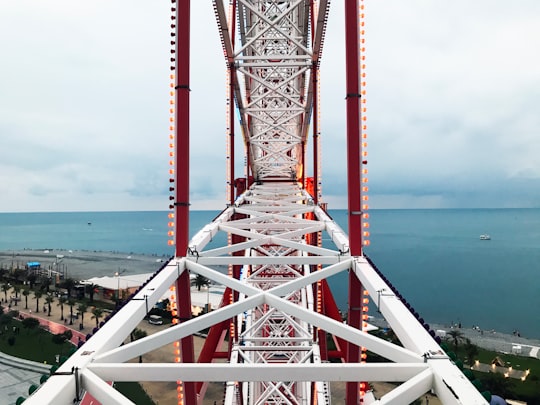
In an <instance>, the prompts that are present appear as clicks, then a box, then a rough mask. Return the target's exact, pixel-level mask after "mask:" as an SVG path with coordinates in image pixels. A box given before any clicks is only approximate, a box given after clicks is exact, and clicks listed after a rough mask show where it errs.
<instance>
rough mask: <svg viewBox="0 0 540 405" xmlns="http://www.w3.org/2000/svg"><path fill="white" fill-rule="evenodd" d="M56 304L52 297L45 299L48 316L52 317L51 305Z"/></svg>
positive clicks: (48, 296)
mask: <svg viewBox="0 0 540 405" xmlns="http://www.w3.org/2000/svg"><path fill="white" fill-rule="evenodd" d="M53 302H54V297H53V296H52V295H49V294H47V296H46V297H45V303H46V304H47V309H48V312H47V316H51V304H52V303H53Z"/></svg>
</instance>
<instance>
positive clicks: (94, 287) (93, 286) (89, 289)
mask: <svg viewBox="0 0 540 405" xmlns="http://www.w3.org/2000/svg"><path fill="white" fill-rule="evenodd" d="M98 288H99V285H97V284H86V286H85V287H84V289H85V292H86V293H87V294H88V297H90V302H94V294H95V293H96V291H97V289H98Z"/></svg>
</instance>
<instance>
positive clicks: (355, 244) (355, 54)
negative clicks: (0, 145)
mask: <svg viewBox="0 0 540 405" xmlns="http://www.w3.org/2000/svg"><path fill="white" fill-rule="evenodd" d="M358 28H359V27H358V0H345V65H346V87H347V96H346V100H347V184H348V186H347V188H348V190H347V191H348V210H349V218H348V219H349V245H350V252H351V255H352V256H360V255H361V254H362V212H361V192H360V184H361V183H360V182H361V172H360V164H361V152H362V151H361V143H360V120H361V117H360V69H359V68H360V66H359V47H358V45H359V44H358V34H359V31H358ZM361 291H362V288H361V285H360V282H359V280H358V278H357V277H356V275H355V274H354V273H353V272H352V270H349V305H348V314H349V317H348V324H349V326H352V327H354V328H358V329H360V327H361V322H362V319H361V315H362V313H361V300H362V297H361ZM359 361H360V348H359V347H358V346H356V345H353V344H351V343H348V344H347V362H349V363H358V362H359ZM360 400H361V399H360V395H359V383H358V382H348V383H347V385H346V404H347V405H357V404H358V403H359V401H360Z"/></svg>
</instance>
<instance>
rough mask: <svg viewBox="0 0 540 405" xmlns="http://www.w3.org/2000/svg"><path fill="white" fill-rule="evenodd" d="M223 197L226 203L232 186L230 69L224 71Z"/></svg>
mask: <svg viewBox="0 0 540 405" xmlns="http://www.w3.org/2000/svg"><path fill="white" fill-rule="evenodd" d="M225 76H226V79H225V94H226V97H225V100H226V101H225V103H226V104H225V128H226V130H225V156H226V158H225V166H226V168H225V173H226V174H225V176H226V177H225V196H226V198H227V202H230V201H229V196H230V195H231V188H232V185H233V179H232V178H231V177H232V173H231V164H230V163H231V150H232V147H233V145H232V144H231V130H232V128H230V126H229V124H230V123H231V114H232V103H233V100H231V98H230V94H231V90H230V84H231V80H230V79H231V70H230V68H227V69H226V71H225Z"/></svg>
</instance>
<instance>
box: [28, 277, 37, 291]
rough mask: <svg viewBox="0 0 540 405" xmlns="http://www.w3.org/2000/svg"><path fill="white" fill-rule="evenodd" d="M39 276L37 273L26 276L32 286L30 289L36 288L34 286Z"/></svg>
mask: <svg viewBox="0 0 540 405" xmlns="http://www.w3.org/2000/svg"><path fill="white" fill-rule="evenodd" d="M36 280H37V276H36V273H30V274H29V275H28V276H26V281H28V283H29V284H30V289H33V288H34V284H36Z"/></svg>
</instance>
